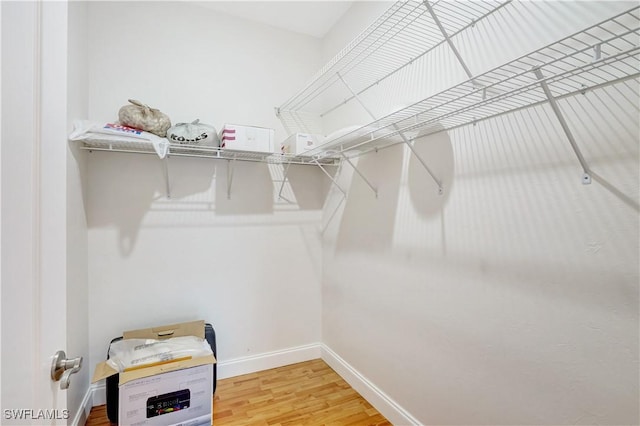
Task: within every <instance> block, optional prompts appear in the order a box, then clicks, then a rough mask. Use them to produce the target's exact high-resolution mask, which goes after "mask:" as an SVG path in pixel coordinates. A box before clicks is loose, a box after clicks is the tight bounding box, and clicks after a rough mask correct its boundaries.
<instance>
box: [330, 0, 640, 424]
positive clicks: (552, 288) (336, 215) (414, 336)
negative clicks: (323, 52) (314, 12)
mask: <svg viewBox="0 0 640 426" xmlns="http://www.w3.org/2000/svg"><path fill="white" fill-rule="evenodd" d="M356 6H357V5H354V8H356ZM362 7H364V6H362ZM630 7H633V4H631V3H626V4H621V3H611V2H550V3H543V2H522V3H514V4H510V5H509V6H507V8H505V10H504V11H503V12H501V13H500V14H498V15H496V17H495V19H494V20H493V21H491V23H490V24H478V25H476V27H475V28H474V30H473V31H474V33H473V36H470V37H468V38H465V39H463V40H462V41H461V42H460V46H461V47H460V49H461V52H462V54H463V56H465V55H466V57H467V58H469V59H468V61H469V66H470V68H471V69H472V70H473V71H474V72H476V73H478V72H482V71H484V70H488V69H490V68H491V67H492V66H495V65H498V64H499V63H500V62H501V61H505V60H509V59H510V58H515V57H517V56H518V55H520V54H522V53H525V52H526V51H528V50H533V49H535V48H537V47H541V46H543V45H545V44H548V43H549V42H551V41H553V40H554V39H555V38H558V37H561V36H563V35H568V34H570V33H571V32H574V31H577V30H579V29H581V28H583V27H586V26H588V25H590V24H592V23H595V22H597V21H599V20H602V19H604V17H606V16H611V15H613V14H615V13H616V11H619V10H622V9H624V8H630ZM354 8H352V10H354ZM350 12H351V11H350ZM350 12H348V13H347V15H345V17H344V18H343V20H342V21H341V22H340V23H339V24H338V26H337V27H336V28H334V31H335V34H339V32H343V33H344V34H347V33H349V31H352V30H351V29H352V28H356V27H362V22H361V21H360V20H359V17H358V15H359V14H354V15H349V13H350ZM360 12H362V11H360ZM542 27H543V28H544V29H545V31H539V30H538V29H539V28H542ZM327 40H328V42H331V43H334V42H336V40H335V39H327ZM347 41H348V39H347V40H344V42H345V43H346V42H347ZM483 43H487V45H493V49H484V48H483ZM497 45H499V46H500V49H496V48H495V46H497ZM328 50H331V49H328ZM439 54H440V53H439ZM441 55H443V56H442V58H443V59H446V58H447V56H446V52H442V53H441ZM449 59H452V58H451V57H450V56H449ZM430 66H432V67H433V70H432V72H430V73H429V74H428V76H429V77H430V79H432V80H434V82H433V83H432V84H431V83H430V82H428V81H427V83H425V82H424V81H425V79H423V80H422V82H421V83H419V84H423V85H424V87H423V90H424V91H425V92H429V91H433V90H436V89H435V86H436V85H438V84H441V80H440V78H441V76H442V75H443V73H444V74H446V73H448V74H449V75H448V76H447V77H446V78H449V79H452V80H456V79H462V78H464V75H463V74H461V73H460V70H458V71H457V74H456V75H453V76H452V75H451V72H450V71H451V70H452V69H455V63H454V64H453V65H451V64H448V63H437V64H431V65H430ZM438 68H440V73H437V72H436V71H437V70H438ZM389 84H391V83H389ZM416 84H418V83H416ZM385 90H386V92H385V93H392V92H390V91H389V90H388V88H385ZM386 101H387V102H389V103H391V102H393V101H394V99H387V100H386ZM383 106H384V105H383ZM560 107H561V109H562V111H563V112H564V113H565V115H566V118H567V121H568V122H569V123H570V127H571V130H572V132H573V133H574V135H575V137H576V140H577V141H579V144H580V147H581V148H582V150H583V153H584V155H585V157H586V159H587V161H588V162H589V164H590V166H591V168H592V169H593V171H594V176H593V177H594V181H593V183H592V184H591V185H582V184H581V174H582V172H581V169H580V166H579V163H578V161H577V159H576V157H575V155H574V154H573V152H572V150H571V148H570V145H569V144H568V141H567V140H566V137H565V135H564V133H563V132H562V129H561V128H560V126H559V124H558V122H557V120H556V119H555V117H554V115H553V112H552V111H551V109H550V108H549V106H548V105H544V106H540V107H537V108H533V109H528V110H524V111H520V112H518V113H514V114H511V115H508V116H503V117H500V118H497V119H493V120H488V121H484V122H481V123H478V124H477V125H476V126H467V127H463V128H459V129H457V130H454V131H449V132H446V133H439V134H437V135H435V136H431V137H428V138H423V139H420V140H419V141H418V142H416V145H415V148H416V150H417V151H418V152H419V153H420V154H421V155H422V156H423V158H424V159H425V160H426V161H427V163H428V164H429V166H430V167H431V168H432V170H433V172H434V173H435V174H436V175H437V176H439V177H440V178H441V179H442V180H443V183H444V194H443V195H438V193H437V188H436V185H435V184H434V182H433V181H432V180H431V179H430V178H429V176H428V175H427V173H426V172H425V170H424V169H423V168H422V167H421V166H420V164H419V163H418V161H416V159H415V158H414V157H411V156H409V154H408V153H407V151H406V150H404V149H403V148H402V147H400V146H396V147H394V148H390V149H387V150H383V151H380V152H378V153H375V154H369V155H366V156H363V157H361V158H360V159H359V160H358V162H357V165H358V167H359V169H360V171H361V172H363V173H364V175H365V176H366V177H367V178H368V179H369V180H370V181H371V182H372V183H373V184H374V185H376V186H377V187H378V198H377V199H376V198H375V197H374V194H373V192H372V191H371V190H370V189H369V187H368V186H367V185H366V184H365V183H364V182H363V181H362V180H361V179H360V177H359V176H357V175H356V174H355V173H353V172H352V171H351V169H350V168H349V167H344V168H343V169H342V170H343V172H342V174H341V175H340V177H339V183H340V185H341V186H342V187H343V188H348V191H349V195H348V198H347V199H346V200H345V201H342V202H341V198H342V194H340V193H339V192H338V191H335V190H333V191H331V192H330V199H329V200H328V202H327V204H326V208H325V219H324V220H325V222H326V226H327V231H326V233H325V234H324V236H325V238H324V241H323V284H322V297H323V305H322V340H323V343H324V344H325V345H327V346H328V347H329V348H331V350H333V351H334V352H335V353H336V354H338V355H339V356H340V357H341V358H342V359H343V360H344V361H345V362H347V363H348V364H350V365H351V366H352V367H353V368H354V369H355V370H357V371H358V372H359V373H360V374H361V375H362V376H364V377H366V378H367V379H368V380H369V381H370V382H371V383H372V384H373V385H374V386H376V387H377V388H378V389H379V390H380V391H382V392H383V393H385V394H386V395H388V397H389V398H391V399H392V400H394V401H395V402H396V403H397V404H398V405H399V406H400V407H402V408H403V409H404V410H406V412H408V413H410V415H411V416H413V417H414V418H415V419H417V421H418V422H420V423H423V424H593V423H598V424H637V423H638V421H639V418H638V412H639V410H638V408H639V407H638V401H639V400H640V395H639V390H638V388H639V386H638V347H639V344H638V343H639V341H638V339H639V337H638V336H639V334H638V332H639V328H638V319H639V312H638V302H639V300H638V290H639V288H638V286H639V276H638V266H639V264H638V259H639V237H638V235H639V222H638V213H639V211H640V207H639V200H638V193H639V187H638V185H639V183H638V175H639V151H638V137H639V134H640V131H639V123H638V82H637V81H633V80H630V81H627V82H625V83H621V84H617V85H615V86H611V87H608V88H606V89H598V90H592V91H589V92H587V94H586V95H584V96H580V97H576V98H571V99H565V100H562V101H560ZM345 111H346V110H345ZM349 114H352V115H350V117H351V119H352V120H354V121H355V120H359V119H361V115H357V112H353V113H349ZM344 115H347V113H346V112H345V113H344ZM344 115H343V116H341V117H339V118H337V119H335V122H336V123H337V124H335V125H336V126H339V125H341V124H342V123H344V122H348V119H349V117H345V116H344ZM355 124H357V123H355Z"/></svg>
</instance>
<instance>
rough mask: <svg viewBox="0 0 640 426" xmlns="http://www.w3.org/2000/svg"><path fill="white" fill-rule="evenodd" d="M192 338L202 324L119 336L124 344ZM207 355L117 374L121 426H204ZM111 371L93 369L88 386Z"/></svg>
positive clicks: (208, 398) (209, 372)
mask: <svg viewBox="0 0 640 426" xmlns="http://www.w3.org/2000/svg"><path fill="white" fill-rule="evenodd" d="M180 336H197V337H200V338H202V339H204V321H194V322H188V323H182V324H172V325H167V326H161V327H153V328H147V329H141V330H132V331H125V332H124V333H123V338H124V339H163V338H170V337H180ZM215 362H216V359H215V357H214V356H213V355H208V356H205V357H198V358H190V359H182V360H178V361H171V362H165V363H161V364H160V363H158V364H155V365H149V366H146V367H142V368H135V369H131V370H129V371H124V372H122V373H120V376H119V411H118V420H119V423H120V424H123V425H185V426H186V425H189V426H196V425H210V424H211V422H212V415H213V414H212V413H213V398H212V393H213V364H215ZM114 374H118V372H117V371H116V370H114V369H113V368H111V367H110V366H109V364H107V363H106V362H102V363H100V364H98V365H97V366H96V369H95V371H94V374H93V379H92V383H95V382H97V381H99V380H102V379H105V378H107V377H109V376H112V375H114Z"/></svg>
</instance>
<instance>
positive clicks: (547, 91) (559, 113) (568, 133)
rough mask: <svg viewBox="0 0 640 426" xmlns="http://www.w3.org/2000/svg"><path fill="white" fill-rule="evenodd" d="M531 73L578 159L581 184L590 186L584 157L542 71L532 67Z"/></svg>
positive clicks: (589, 173)
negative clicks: (581, 171) (581, 172)
mask: <svg viewBox="0 0 640 426" xmlns="http://www.w3.org/2000/svg"><path fill="white" fill-rule="evenodd" d="M532 71H533V73H534V74H535V76H536V78H537V79H538V81H539V83H540V86H541V87H542V90H543V91H544V94H545V95H546V97H547V100H548V101H549V105H551V109H552V110H553V112H554V114H555V115H556V118H557V119H558V121H559V122H560V126H562V130H563V131H564V134H565V135H566V136H567V139H569V143H570V144H571V148H573V152H574V153H575V154H576V157H578V161H579V162H580V165H581V166H582V170H583V174H582V184H583V185H588V184H590V183H591V171H590V169H589V165H588V164H587V162H586V160H585V159H584V156H583V155H582V152H581V151H580V148H579V147H578V144H577V143H576V140H575V138H574V137H573V133H571V129H569V125H568V124H567V122H566V120H565V119H564V116H563V115H562V111H561V110H560V107H559V106H558V103H557V102H556V99H555V98H554V97H553V94H552V93H551V90H550V89H549V86H548V85H547V82H546V80H545V79H544V74H543V73H542V69H540V66H536V67H533V69H532Z"/></svg>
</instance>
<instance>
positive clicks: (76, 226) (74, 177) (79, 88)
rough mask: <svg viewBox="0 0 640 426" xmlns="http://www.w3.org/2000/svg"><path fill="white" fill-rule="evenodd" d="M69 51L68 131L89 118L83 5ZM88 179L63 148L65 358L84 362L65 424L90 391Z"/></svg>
mask: <svg viewBox="0 0 640 426" xmlns="http://www.w3.org/2000/svg"><path fill="white" fill-rule="evenodd" d="M67 7H68V21H67V32H68V49H67V52H68V53H67V128H68V130H69V131H71V130H72V128H73V127H72V125H73V123H72V121H73V119H74V118H77V117H86V116H87V114H88V91H89V81H88V79H89V73H88V53H89V51H88V44H87V35H88V27H87V3H85V2H69V3H68V5H67ZM85 179H86V153H85V152H84V151H80V150H79V149H78V148H77V146H76V145H75V144H73V143H71V144H68V145H67V191H66V193H67V223H66V226H67V345H66V348H65V349H66V352H67V354H68V356H69V357H78V356H81V357H83V360H84V363H83V367H82V368H81V369H80V371H79V372H78V373H76V374H75V375H74V376H73V378H72V381H71V386H70V387H69V389H68V390H67V408H68V410H69V419H68V422H69V424H72V422H76V424H83V423H84V416H85V413H84V412H83V411H82V409H83V407H82V404H83V398H84V397H85V395H86V394H87V391H88V389H89V378H90V377H91V373H92V366H91V365H90V363H89V297H88V285H87V281H88V279H89V274H88V258H87V256H88V240H87V218H86V213H85V208H84V194H83V185H82V182H83V181H85Z"/></svg>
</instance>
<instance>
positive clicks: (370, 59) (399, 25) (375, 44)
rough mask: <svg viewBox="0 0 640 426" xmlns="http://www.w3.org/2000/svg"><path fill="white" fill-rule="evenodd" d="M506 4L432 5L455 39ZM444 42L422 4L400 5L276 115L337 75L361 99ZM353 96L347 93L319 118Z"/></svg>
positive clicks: (298, 105) (303, 102) (305, 101)
mask: <svg viewBox="0 0 640 426" xmlns="http://www.w3.org/2000/svg"><path fill="white" fill-rule="evenodd" d="M510 1H511V0H507V1H469V2H452V1H446V0H439V1H436V2H432V3H431V5H432V8H433V10H434V13H435V14H436V16H438V18H439V20H440V21H441V23H442V25H443V27H444V28H445V30H446V32H447V34H448V36H449V37H450V38H454V37H455V36H456V35H458V34H459V33H461V32H463V31H465V30H467V29H468V28H470V27H472V26H473V25H475V23H476V22H478V21H479V20H481V19H484V18H486V17H487V16H489V15H491V14H492V13H494V12H495V11H497V10H498V9H500V8H501V7H502V6H504V5H506V4H507V3H509V2H510ZM445 42H446V39H445V37H444V35H443V34H442V32H441V31H440V30H439V29H438V27H437V25H436V23H435V22H434V20H433V18H432V17H431V15H430V13H429V12H428V9H427V7H426V6H425V4H424V3H423V2H421V1H399V2H397V3H395V4H394V5H393V6H391V7H390V8H389V9H388V10H387V11H386V12H385V13H384V14H383V15H382V16H381V17H380V18H378V19H377V20H376V21H375V22H374V23H373V24H372V25H371V26H369V27H368V28H367V29H366V30H365V31H364V32H362V33H361V34H360V35H359V36H358V37H356V38H355V39H354V40H353V41H352V42H351V43H349V44H348V45H347V46H346V47H345V48H344V49H343V50H342V51H341V52H340V53H339V54H338V55H336V56H335V57H334V58H333V59H332V60H331V61H330V62H329V63H327V64H326V65H325V66H324V67H323V68H322V69H321V70H320V71H319V72H318V73H317V74H316V75H315V76H314V77H313V78H312V79H311V81H310V83H309V84H308V85H307V86H306V87H305V88H303V89H302V90H301V91H299V92H298V93H297V94H295V95H294V96H293V97H291V98H290V99H289V100H287V101H286V102H285V103H284V104H282V105H281V106H280V107H279V108H278V110H279V112H280V113H282V112H289V113H290V114H295V111H299V110H302V109H304V108H305V107H307V106H308V105H309V104H310V103H311V102H312V101H314V100H315V99H316V98H318V97H319V96H320V95H321V94H323V93H326V92H327V91H328V90H329V88H330V87H332V86H333V85H334V84H336V83H339V84H342V83H340V77H342V78H345V79H347V80H348V81H349V82H350V86H351V87H352V89H353V90H354V92H355V93H356V95H360V94H362V93H364V92H365V91H367V90H369V89H370V88H372V87H373V86H375V85H376V84H378V83H379V82H381V81H382V80H384V79H386V78H388V77H390V76H391V75H393V74H395V73H397V72H398V71H400V70H401V69H403V68H405V67H406V66H409V65H410V64H412V63H413V62H414V61H415V60H417V59H419V58H421V57H422V56H424V55H426V54H427V53H429V52H431V51H432V50H434V49H435V48H436V47H438V46H440V45H442V44H443V43H445ZM354 97H355V96H353V95H349V96H348V97H347V98H345V99H344V100H341V101H340V102H339V103H338V104H337V105H335V106H333V107H330V108H329V109H328V110H326V111H324V112H323V113H322V115H324V114H327V113H328V112H331V111H333V110H335V109H336V108H338V107H339V106H341V105H344V104H346V103H347V102H349V101H350V100H352V99H354Z"/></svg>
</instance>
